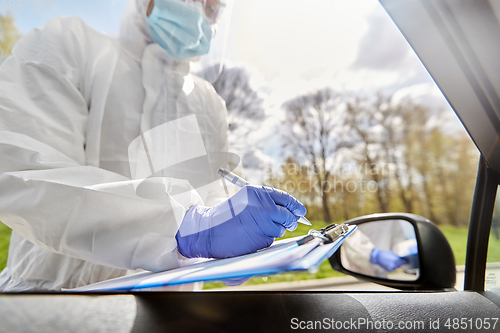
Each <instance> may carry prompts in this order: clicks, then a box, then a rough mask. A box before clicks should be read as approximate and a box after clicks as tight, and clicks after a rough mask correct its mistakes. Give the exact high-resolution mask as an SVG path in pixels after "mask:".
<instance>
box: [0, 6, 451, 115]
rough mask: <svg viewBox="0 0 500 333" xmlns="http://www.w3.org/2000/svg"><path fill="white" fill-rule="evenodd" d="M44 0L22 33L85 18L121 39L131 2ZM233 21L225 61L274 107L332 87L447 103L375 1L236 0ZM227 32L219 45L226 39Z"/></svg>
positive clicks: (20, 16) (22, 21)
mask: <svg viewBox="0 0 500 333" xmlns="http://www.w3.org/2000/svg"><path fill="white" fill-rule="evenodd" d="M1 1H2V0H0V2H1ZM24 1H25V0H24ZM40 1H41V0H27V1H25V2H23V5H22V10H19V8H17V10H15V11H10V12H11V13H12V14H13V15H14V17H15V19H16V23H17V25H18V28H19V30H20V31H21V32H22V33H23V34H25V33H27V32H28V31H29V30H31V29H32V28H34V27H37V26H40V25H43V24H44V23H45V22H47V21H49V20H50V19H52V18H54V17H57V16H63V15H64V16H79V17H82V18H83V19H84V20H85V21H86V22H87V23H88V24H90V25H91V26H92V27H94V28H95V29H96V30H97V31H100V32H102V33H105V34H109V35H115V36H116V35H117V34H118V33H119V25H120V20H121V16H122V14H123V12H124V10H125V7H126V6H127V3H128V0H100V1H98V0H86V1H75V0H54V1H45V2H44V4H46V5H47V7H49V6H50V10H48V8H47V9H46V10H45V11H41V9H42V8H41V6H39V7H38V8H37V4H38V3H40ZM4 2H5V1H4ZM6 3H7V4H8V3H9V1H7V2H6ZM28 5H30V8H27V6H28ZM5 6H6V4H5V3H4V4H3V5H2V6H0V8H2V7H5ZM34 9H37V10H36V11H35V10H34ZM0 11H1V12H3V13H5V12H6V10H5V9H0ZM231 19H232V20H231V25H230V29H228V30H227V31H228V34H227V44H226V46H227V47H226V55H225V61H226V62H227V63H228V64H236V65H237V64H244V65H245V66H247V67H249V68H252V73H253V74H255V75H254V81H255V85H256V86H257V88H258V89H264V90H266V91H270V92H272V101H271V102H272V103H274V104H281V103H282V102H283V101H284V100H286V99H289V98H291V97H294V96H296V95H297V94H300V93H304V92H307V91H310V90H314V89H319V88H322V87H324V86H333V87H337V88H343V89H347V90H350V91H358V92H364V93H366V94H370V93H373V92H374V91H379V90H384V91H386V92H387V93H395V92H397V91H398V90H401V89H406V90H403V91H406V93H407V94H413V95H418V94H420V95H422V94H429V93H430V95H432V97H431V99H434V100H433V101H431V103H438V104H442V105H446V102H445V101H444V99H443V98H442V97H441V96H440V93H439V91H438V90H436V89H437V88H436V87H435V85H434V83H433V81H432V79H431V78H430V76H429V75H428V74H427V72H426V70H425V69H424V67H423V66H422V64H421V63H420V61H419V60H418V58H417V57H416V56H415V54H414V53H413V51H412V50H411V48H410V47H409V46H408V44H407V43H406V41H405V40H404V38H403V36H402V35H401V34H400V33H399V31H398V29H397V28H396V26H395V25H394V24H393V23H392V21H391V19H390V18H389V16H388V15H387V14H386V13H385V11H384V10H383V8H382V7H381V5H380V4H379V2H378V1H376V0H355V1H353V0H308V1H307V2H304V1H303V0H252V1H243V0H236V1H234V10H233V11H232V17H231ZM222 31H223V32H222V33H220V34H219V35H222V36H218V40H223V39H224V38H223V37H224V35H225V34H224V31H226V30H222ZM411 86H415V90H414V91H413V90H412V89H408V87H411ZM422 98H423V99H425V98H429V97H428V96H427V97H422ZM440 99H441V100H440Z"/></svg>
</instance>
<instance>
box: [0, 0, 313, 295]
mask: <svg viewBox="0 0 500 333" xmlns="http://www.w3.org/2000/svg"><path fill="white" fill-rule="evenodd" d="M223 5H224V3H223V2H222V1H221V0H186V1H184V0H130V3H129V5H128V7H127V10H126V13H125V15H124V18H123V19H122V23H121V28H120V35H119V38H118V39H113V38H111V37H109V36H105V35H103V34H100V33H98V32H96V31H95V30H93V29H92V28H91V27H89V26H88V25H87V24H86V23H85V22H84V21H82V20H81V19H79V18H75V17H61V18H56V19H53V20H51V21H49V22H48V23H47V24H45V25H44V26H43V27H41V28H37V29H34V30H32V31H30V32H29V33H28V34H26V35H25V36H24V37H23V38H22V39H21V40H20V41H19V42H18V43H17V45H16V46H15V47H14V49H13V52H12V53H13V55H12V56H11V57H9V58H8V59H7V60H6V61H5V62H4V63H3V64H2V66H1V67H0V90H1V91H2V94H1V97H0V221H2V222H3V223H4V224H6V225H7V226H8V227H10V228H11V229H12V236H11V241H10V248H9V256H8V260H7V266H6V268H5V269H4V270H3V271H2V272H1V274H0V291H26V290H61V289H71V288H76V287H80V286H84V285H88V284H91V283H95V282H99V281H103V280H107V279H110V278H115V277H119V276H123V275H126V274H127V272H128V271H130V270H132V271H135V270H148V271H155V272H156V271H163V270H168V269H172V268H176V267H179V266H181V265H183V264H184V263H185V262H186V261H189V260H190V259H189V258H200V257H202V258H226V257H233V256H237V255H241V254H246V253H250V252H254V251H256V250H258V249H261V248H264V247H267V246H269V245H270V244H271V243H272V242H273V241H274V239H275V238H277V237H280V236H282V235H283V233H284V232H285V230H286V229H289V230H293V229H294V228H296V225H297V219H298V218H299V216H302V215H304V214H305V213H306V210H305V207H304V206H303V205H302V204H301V203H300V202H298V201H297V200H296V199H295V198H293V197H291V196H290V195H289V194H287V193H285V192H282V191H279V190H276V189H272V188H264V187H262V186H261V187H258V186H246V187H245V188H243V189H242V190H240V191H239V192H238V193H237V194H235V195H234V196H233V197H231V200H232V201H230V200H228V199H227V197H226V196H224V192H221V191H220V188H221V186H220V185H221V183H220V182H219V183H218V184H219V186H212V185H213V184H208V185H207V186H202V187H203V188H200V189H197V188H193V186H192V184H191V182H190V180H189V177H186V178H185V179H184V178H183V177H182V174H180V175H179V173H176V174H175V175H176V177H169V174H166V175H162V174H161V171H162V170H163V169H165V168H167V169H168V167H169V166H171V165H179V163H181V162H184V161H189V160H196V158H199V157H200V156H201V157H203V156H207V155H209V153H210V152H227V149H228V148H227V147H228V143H227V121H226V112H227V111H226V109H225V104H224V102H223V100H222V99H221V98H220V97H219V96H218V95H217V94H216V92H215V90H214V89H213V87H212V86H211V85H210V84H209V83H208V82H207V81H204V80H202V79H201V78H199V77H197V76H195V75H193V74H191V72H190V63H191V62H192V61H196V60H197V59H199V57H201V56H203V55H204V54H206V53H207V52H208V50H209V48H210V41H211V38H212V36H213V33H214V24H215V22H216V20H217V14H218V13H219V11H220V9H221V8H220V7H222V6H223ZM176 163H177V164H176ZM181 164H182V163H181ZM191 171H193V170H191ZM196 171H197V170H194V172H196ZM198 171H199V170H198ZM186 173H187V174H188V173H189V172H188V171H186ZM151 175H156V176H157V177H155V178H154V177H153V178H152V177H150V176H151ZM202 185H203V184H202Z"/></svg>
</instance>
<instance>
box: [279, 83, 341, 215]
mask: <svg viewBox="0 0 500 333" xmlns="http://www.w3.org/2000/svg"><path fill="white" fill-rule="evenodd" d="M283 108H284V109H285V111H286V119H285V122H284V126H283V134H282V138H283V142H284V146H285V148H288V149H290V151H291V152H292V153H293V154H294V155H295V160H298V161H304V162H305V163H307V164H308V165H310V167H311V168H312V170H313V174H314V176H315V177H316V179H317V190H318V192H319V193H320V196H321V202H322V207H323V217H324V220H325V222H328V223H330V222H331V221H332V219H331V214H330V210H329V208H330V202H329V192H330V190H331V183H330V178H331V176H332V173H333V172H335V165H334V162H335V158H336V153H337V152H338V151H339V150H340V149H341V148H343V147H347V146H348V144H347V141H346V134H347V132H348V128H347V127H346V126H345V119H344V113H345V112H344V110H345V108H344V96H343V94H340V93H338V92H335V91H333V90H332V89H330V88H325V89H321V90H318V91H316V92H313V93H309V94H305V95H301V96H299V97H296V98H293V99H291V100H289V101H287V102H285V103H284V104H283Z"/></svg>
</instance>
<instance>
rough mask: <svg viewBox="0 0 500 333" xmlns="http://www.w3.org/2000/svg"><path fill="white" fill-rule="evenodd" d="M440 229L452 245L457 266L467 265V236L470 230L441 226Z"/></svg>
mask: <svg viewBox="0 0 500 333" xmlns="http://www.w3.org/2000/svg"><path fill="white" fill-rule="evenodd" d="M439 229H440V230H441V231H442V232H443V234H444V235H445V237H446V239H447V240H448V243H450V246H451V249H452V250H453V254H454V255H455V264H456V265H457V266H460V265H465V254H466V252H467V236H468V232H469V228H467V227H459V228H457V227H454V226H450V225H447V226H440V227H439Z"/></svg>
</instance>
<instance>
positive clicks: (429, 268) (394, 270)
mask: <svg viewBox="0 0 500 333" xmlns="http://www.w3.org/2000/svg"><path fill="white" fill-rule="evenodd" d="M345 223H347V224H349V225H356V226H358V229H357V230H356V231H355V232H353V233H352V235H350V236H349V237H347V238H346V240H345V241H344V244H343V245H342V247H341V248H340V250H339V251H337V252H335V253H334V254H333V255H332V256H331V257H330V259H328V260H329V261H330V264H331V265H332V267H333V269H335V270H337V271H339V272H341V273H344V274H348V275H352V276H354V277H357V278H359V279H363V280H366V281H370V282H374V283H378V284H381V285H384V286H388V287H392V288H397V289H402V290H453V289H454V286H455V283H456V277H457V275H456V266H455V258H454V257H453V251H452V250H451V247H450V244H449V243H448V241H447V240H446V238H445V237H444V235H443V233H442V232H441V231H440V230H439V229H438V228H437V227H436V225H435V224H434V223H432V222H431V221H429V220H428V219H426V218H425V217H422V216H418V215H415V214H408V213H382V214H372V215H365V216H360V217H357V218H354V219H351V220H349V221H346V222H345Z"/></svg>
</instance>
